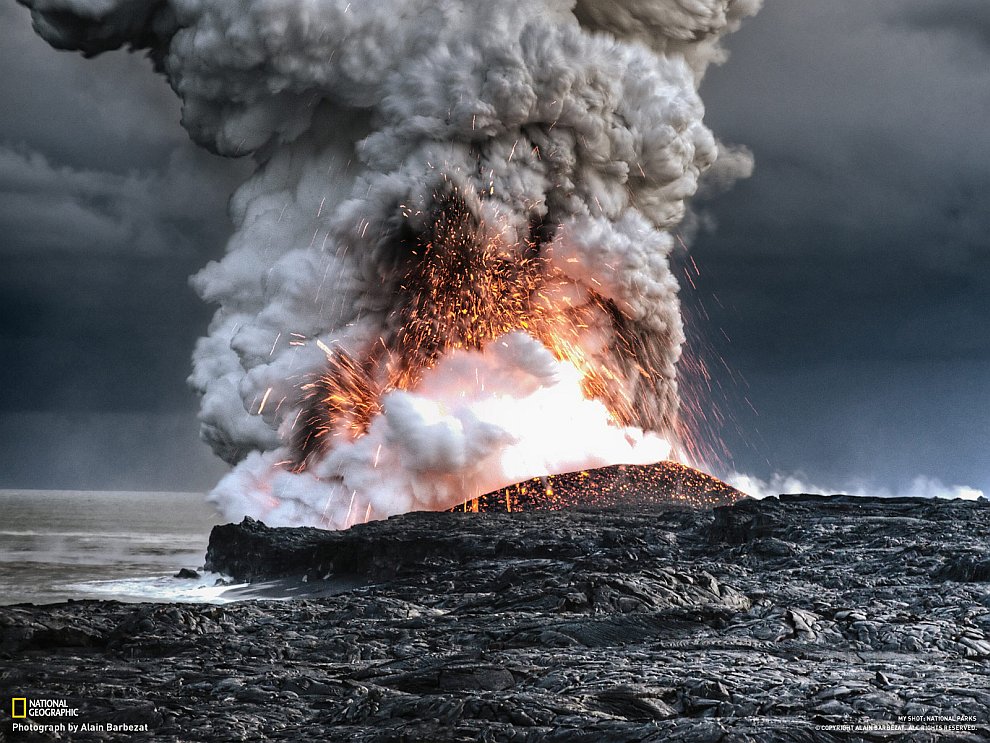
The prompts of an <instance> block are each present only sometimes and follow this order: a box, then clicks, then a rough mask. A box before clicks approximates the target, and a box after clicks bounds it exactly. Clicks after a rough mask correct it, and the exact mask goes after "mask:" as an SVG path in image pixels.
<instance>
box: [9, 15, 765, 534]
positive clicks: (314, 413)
mask: <svg viewBox="0 0 990 743" xmlns="http://www.w3.org/2000/svg"><path fill="white" fill-rule="evenodd" d="M21 2H24V4H26V5H28V6H29V7H31V9H32V14H33V18H34V23H35V27H36V29H37V30H38V32H39V33H40V34H41V35H42V36H44V37H45V38H46V39H47V40H48V41H49V42H50V43H52V44H53V45H54V46H56V47H59V48H67V49H79V50H81V51H83V52H84V53H86V54H96V53H99V52H102V51H106V50H108V49H113V48H116V47H120V46H124V45H127V46H131V47H134V48H147V49H149V50H150V56H151V58H152V60H153V61H154V63H155V65H156V67H157V68H158V69H159V70H161V71H162V72H164V74H165V75H166V76H167V78H168V80H169V82H170V84H171V85H172V87H173V88H174V90H175V91H176V93H177V94H178V95H179V96H180V97H181V99H182V102H183V125H184V126H185V127H186V129H187V130H188V131H189V133H190V135H191V136H192V137H193V138H194V139H195V140H196V141H197V142H199V143H200V144H202V145H203V146H205V147H208V148H209V149H211V150H213V151H216V152H219V153H221V154H225V155H231V156H241V155H252V156H253V157H254V158H255V159H256V160H257V162H258V169H257V171H256V173H255V175H254V176H253V177H252V178H251V179H249V180H248V181H247V182H246V183H245V184H244V185H243V186H242V187H241V188H240V189H238V191H237V192H236V193H235V195H234V197H233V199H232V202H231V216H232V218H233V221H234V223H235V227H236V231H235V234H234V235H233V237H232V238H231V241H230V243H229V245H228V249H227V254H226V256H225V257H224V259H223V260H221V261H219V262H217V263H211V264H210V265H208V266H207V267H206V268H204V269H203V270H202V271H201V272H200V273H199V274H198V275H197V276H195V277H194V279H193V282H194V285H195V287H196V289H197V290H198V291H199V293H200V294H201V296H202V297H203V298H204V299H205V300H207V301H209V302H213V303H216V304H217V305H218V306H219V310H218V311H217V313H216V316H215V318H214V320H213V323H212V325H211V327H210V331H209V335H208V337H206V338H204V339H202V340H201V341H200V343H199V344H198V346H197V348H196V351H195V356H194V371H193V374H192V376H191V377H190V380H191V383H192V385H193V386H194V388H195V389H196V390H197V391H198V392H199V393H200V395H201V396H202V411H201V417H200V418H201V421H202V432H203V435H204V438H205V439H206V440H207V441H208V442H209V443H210V445H211V446H212V447H213V448H214V450H215V451H216V452H217V454H219V455H220V456H221V457H223V458H224V459H226V460H227V461H228V462H231V463H237V467H235V470H234V472H233V473H232V474H231V475H230V476H229V477H228V478H227V479H226V480H225V481H224V482H223V483H221V485H220V486H219V487H218V488H217V490H216V491H215V493H214V499H215V500H216V501H217V502H218V503H219V504H220V506H221V507H222V508H224V509H225V510H226V512H227V515H229V516H231V517H237V516H239V515H240V514H241V513H245V512H246V513H250V514H252V515H255V516H260V517H262V518H265V519H266V520H268V521H270V522H274V523H312V524H320V525H328V526H334V527H341V526H346V525H349V524H351V523H354V522H355V521H360V520H363V519H366V518H375V517H382V516H387V515H390V514H393V513H398V512H401V511H405V510H410V509H412V508H445V507H449V506H452V505H454V504H456V503H458V502H460V501H462V500H464V499H465V498H468V497H471V496H472V495H476V494H478V493H480V492H483V491H484V490H486V489H491V488H493V487H498V486H500V485H502V484H507V483H510V482H513V481H516V480H518V479H520V478H523V477H528V476H533V475H538V474H546V473H551V472H559V471H564V470H567V469H578V468H581V467H585V466H593V465H599V464H605V463H609V462H621V461H654V460H656V459H657V458H662V457H664V456H666V455H667V453H668V450H669V446H668V445H667V444H666V443H665V441H664V439H663V437H667V438H668V439H669V438H671V437H674V436H675V434H676V429H677V420H676V411H677V387H676V375H675V367H676V364H677V361H678V358H679V355H680V348H681V344H682V342H683V332H682V327H681V320H680V314H679V308H678V300H677V283H676V281H675V279H674V277H673V276H672V274H671V271H670V266H669V263H668V258H669V255H670V253H671V250H672V248H673V246H674V243H675V239H674V237H673V235H672V233H671V230H672V229H673V228H674V227H675V226H676V225H678V223H679V222H680V221H681V220H682V218H683V217H684V215H685V209H686V207H685V201H686V199H688V198H689V197H690V196H691V195H692V194H694V193H695V191H696V190H697V188H698V185H699V178H700V177H701V175H702V173H703V172H704V171H706V170H707V169H708V168H710V166H712V164H713V163H714V162H715V160H716V156H717V149H718V148H717V144H716V141H715V139H714V137H713V135H712V133H711V132H710V131H709V130H708V129H707V128H706V127H705V125H704V123H703V121H702V116H703V107H702V103H701V100H700V99H699V97H698V94H697V87H698V84H699V82H700V80H701V77H702V75H703V74H704V72H705V69H706V67H707V65H708V64H710V63H712V62H719V61H721V60H722V58H723V52H722V50H721V49H720V47H719V38H720V36H721V35H723V34H724V33H726V32H728V31H731V30H732V29H734V28H735V27H736V26H737V25H738V23H739V22H740V20H741V19H742V18H743V17H745V16H747V15H750V14H752V13H754V12H756V10H757V9H758V7H759V4H760V0H657V1H655V2H649V1H648V0H620V1H618V2H605V1H601V2H598V1H596V0H577V2H576V3H575V2H566V1H563V0H561V1H557V0H544V1H543V2H533V1H532V0H499V1H497V2H492V3H472V2H464V1H462V2H453V1H450V2H434V1H432V0H395V1H393V2H384V1H383V2H372V3H360V2H346V1H345V0H324V1H322V2H316V1H315V0H245V2H238V3H232V2H229V0H21ZM727 166H728V167H725V168H722V169H721V170H719V169H715V170H713V171H712V172H714V173H717V174H718V175H717V178H715V179H714V180H713V185H723V184H724V182H725V181H726V180H728V179H730V178H731V177H732V176H733V174H737V175H745V174H747V173H748V168H749V160H748V156H747V154H746V153H745V152H744V151H742V150H735V151H733V154H732V157H731V158H728V161H727ZM589 398H590V399H589ZM644 431H645V433H644Z"/></svg>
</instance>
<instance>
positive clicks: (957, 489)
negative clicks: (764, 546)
mask: <svg viewBox="0 0 990 743" xmlns="http://www.w3.org/2000/svg"><path fill="white" fill-rule="evenodd" d="M725 481H726V482H727V483H728V484H729V485H732V487H734V488H737V489H739V490H741V491H742V492H744V493H746V494H747V495H751V496H752V497H754V498H768V497H772V496H775V495H779V494H780V493H812V494H815V493H817V494H819V495H836V494H843V495H858V496H875V497H880V498H946V499H955V498H959V499H962V500H979V499H980V498H983V497H985V496H984V494H983V491H982V490H978V489H976V488H973V487H970V486H968V485H945V484H944V483H942V482H941V481H939V480H937V479H935V478H931V477H925V476H924V475H918V476H917V477H915V478H914V479H913V480H912V481H911V483H910V484H909V485H907V486H904V487H901V488H898V489H896V490H890V489H888V488H877V487H873V486H868V485H866V484H864V483H852V484H847V485H845V486H843V487H822V486H821V485H815V484H813V483H811V482H809V481H808V480H806V479H805V478H804V477H802V476H800V475H784V474H780V473H775V474H774V475H772V476H771V477H770V479H769V480H762V479H760V478H758V477H753V476H752V475H744V474H742V473H739V472H733V473H732V474H730V475H729V476H728V477H726V478H725Z"/></svg>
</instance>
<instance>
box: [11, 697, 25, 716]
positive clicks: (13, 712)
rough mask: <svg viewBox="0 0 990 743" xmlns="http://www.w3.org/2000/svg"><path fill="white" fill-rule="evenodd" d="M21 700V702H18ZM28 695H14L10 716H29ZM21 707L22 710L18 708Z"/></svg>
mask: <svg viewBox="0 0 990 743" xmlns="http://www.w3.org/2000/svg"><path fill="white" fill-rule="evenodd" d="M18 702H20V704H18ZM27 704H28V703H27V697H14V698H13V699H11V700H10V716H11V717H17V718H20V719H23V718H25V717H27ZM18 709H20V712H18V711H17V710H18Z"/></svg>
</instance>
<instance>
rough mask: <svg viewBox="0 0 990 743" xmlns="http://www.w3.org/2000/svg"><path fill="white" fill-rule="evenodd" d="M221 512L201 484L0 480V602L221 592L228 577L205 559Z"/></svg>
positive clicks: (216, 595)
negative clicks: (127, 487)
mask: <svg viewBox="0 0 990 743" xmlns="http://www.w3.org/2000/svg"><path fill="white" fill-rule="evenodd" d="M223 521H224V520H223V519H221V518H220V516H219V515H217V514H216V513H215V512H214V510H213V508H212V506H210V505H209V504H208V503H207V502H206V499H205V496H204V495H203V494H202V493H133V492H94V491H71V490H56V491H52V490H0V604H16V603H22V602H31V603H35V604H44V603H52V602H56V601H65V600H66V599H70V598H71V599H115V600H118V601H197V602H199V601H211V602H222V601H224V600H226V599H225V598H224V596H223V594H224V593H225V592H227V591H229V590H230V589H231V588H233V587H232V586H229V585H217V581H218V580H219V579H221V576H219V575H216V574H205V573H203V572H202V569H201V568H202V565H203V561H204V557H205V555H206V546H207V544H208V542H209V537H210V529H211V528H212V527H213V525H214V524H219V523H223ZM180 568H192V569H194V570H197V571H199V572H200V574H201V576H202V577H201V578H199V579H191V580H190V579H180V578H174V577H173V576H174V575H175V573H176V572H177V571H178V570H179V569H180Z"/></svg>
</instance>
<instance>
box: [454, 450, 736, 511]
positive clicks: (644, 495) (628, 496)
mask: <svg viewBox="0 0 990 743" xmlns="http://www.w3.org/2000/svg"><path fill="white" fill-rule="evenodd" d="M746 497H747V496H746V494H745V493H742V492H741V491H739V490H736V489H735V488H734V487H732V486H731V485H727V484H726V483H724V482H722V481H721V480H719V479H718V478H716V477H712V476H711V475H709V474H706V473H704V472H702V471H701V470H697V469H694V468H693V467H688V466H687V465H684V464H679V463H677V462H658V463H656V464H646V465H630V464H617V465H612V466H611V467H600V468H598V469H591V470H581V471H580V472H568V473H566V474H562V475H549V476H546V477H534V478H532V479H531V480H526V481H524V482H520V483H517V484H515V485H510V486H509V487H506V488H502V489H501V490H496V491H494V492H492V493H487V494H485V495H483V496H481V497H480V498H476V499H474V500H470V501H467V502H466V503H464V505H462V506H458V507H456V508H453V509H451V510H452V511H474V512H478V511H483V512H488V511H507V512H512V511H548V510H549V511H552V510H556V509H560V508H574V507H576V506H596V507H599V508H607V507H612V506H630V505H643V506H648V505H654V506H659V505H663V506H665V507H668V508H676V507H684V508H715V507H716V506H727V505H730V504H732V503H735V502H736V501H738V500H741V499H743V498H746Z"/></svg>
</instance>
